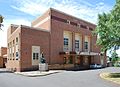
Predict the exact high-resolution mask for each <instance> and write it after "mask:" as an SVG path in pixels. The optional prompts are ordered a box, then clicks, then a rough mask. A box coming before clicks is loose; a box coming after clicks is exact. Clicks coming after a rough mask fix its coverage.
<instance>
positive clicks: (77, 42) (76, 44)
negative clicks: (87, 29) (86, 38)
mask: <svg viewBox="0 0 120 87" xmlns="http://www.w3.org/2000/svg"><path fill="white" fill-rule="evenodd" d="M75 50H76V51H79V40H75Z"/></svg>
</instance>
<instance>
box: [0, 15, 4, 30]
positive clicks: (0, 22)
mask: <svg viewBox="0 0 120 87" xmlns="http://www.w3.org/2000/svg"><path fill="white" fill-rule="evenodd" d="M3 19H4V18H3V16H2V15H0V30H2V29H1V27H2V26H3V24H2V23H3Z"/></svg>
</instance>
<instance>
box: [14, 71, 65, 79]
mask: <svg viewBox="0 0 120 87" xmlns="http://www.w3.org/2000/svg"><path fill="white" fill-rule="evenodd" d="M60 72H63V70H49V71H27V72H15V74H18V75H23V76H28V77H39V76H46V75H51V74H56V73H60Z"/></svg>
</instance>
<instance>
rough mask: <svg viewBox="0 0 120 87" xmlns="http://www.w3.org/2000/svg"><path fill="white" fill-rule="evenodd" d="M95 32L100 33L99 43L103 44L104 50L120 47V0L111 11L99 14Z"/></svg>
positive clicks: (102, 48)
mask: <svg viewBox="0 0 120 87" xmlns="http://www.w3.org/2000/svg"><path fill="white" fill-rule="evenodd" d="M95 34H97V35H99V39H98V40H97V44H98V45H100V46H101V50H102V51H106V50H108V49H111V48H114V49H115V50H116V49H119V47H120V0H116V4H115V6H114V8H113V9H112V10H111V12H110V13H103V14H99V15H98V24H97V27H96V30H95Z"/></svg>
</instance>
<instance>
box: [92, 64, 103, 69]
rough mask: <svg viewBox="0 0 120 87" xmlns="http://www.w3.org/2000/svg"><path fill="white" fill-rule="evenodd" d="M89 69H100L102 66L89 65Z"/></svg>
mask: <svg viewBox="0 0 120 87" xmlns="http://www.w3.org/2000/svg"><path fill="white" fill-rule="evenodd" d="M90 68H91V69H100V68H102V65H100V64H91V65H90Z"/></svg>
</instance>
